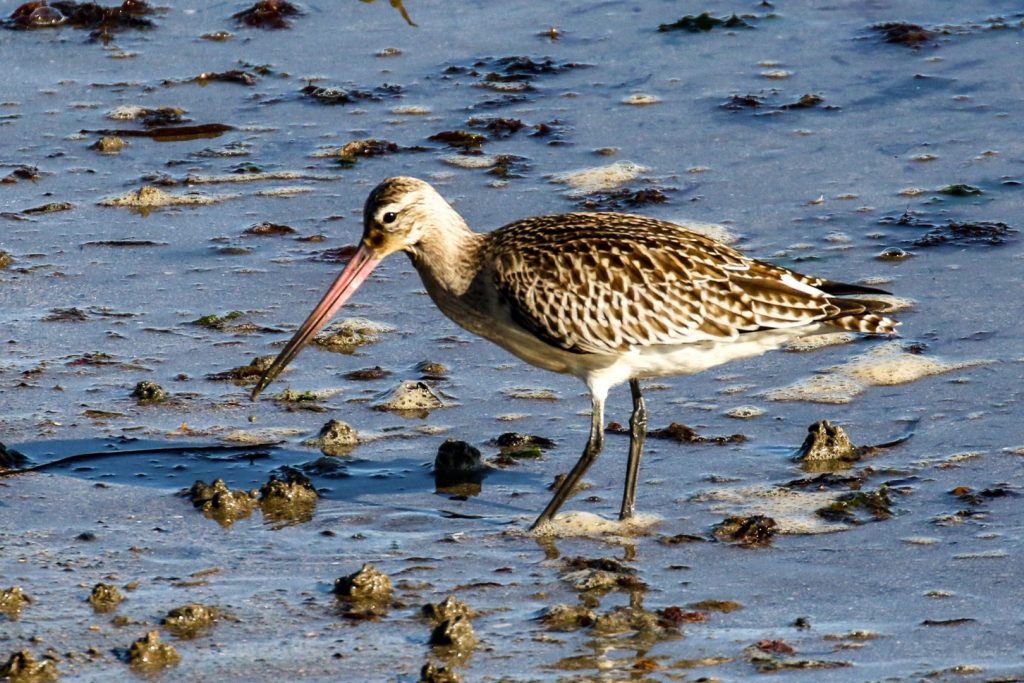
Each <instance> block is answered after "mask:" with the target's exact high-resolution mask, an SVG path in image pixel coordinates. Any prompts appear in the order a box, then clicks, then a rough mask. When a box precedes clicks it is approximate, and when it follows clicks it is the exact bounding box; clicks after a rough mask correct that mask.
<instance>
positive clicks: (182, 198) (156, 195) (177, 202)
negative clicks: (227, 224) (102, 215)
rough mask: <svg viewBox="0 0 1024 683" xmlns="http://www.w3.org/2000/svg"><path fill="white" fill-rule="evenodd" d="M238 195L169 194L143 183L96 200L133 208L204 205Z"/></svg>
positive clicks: (106, 204)
mask: <svg viewBox="0 0 1024 683" xmlns="http://www.w3.org/2000/svg"><path fill="white" fill-rule="evenodd" d="M237 196H238V195H233V194H202V193H200V192H188V193H186V194H171V193H170V192H165V191H164V190H161V189H160V188H158V187H153V186H152V185H145V186H143V187H140V188H139V189H138V190H133V191H131V192H128V193H127V194H123V195H118V196H116V197H108V198H107V199H102V200H100V201H99V202H97V203H98V204H99V205H100V206H112V207H128V208H133V209H156V208H160V207H164V206H189V205H193V206H196V205H206V204H215V203H217V202H223V201H225V200H228V199H234V198H235V197H237Z"/></svg>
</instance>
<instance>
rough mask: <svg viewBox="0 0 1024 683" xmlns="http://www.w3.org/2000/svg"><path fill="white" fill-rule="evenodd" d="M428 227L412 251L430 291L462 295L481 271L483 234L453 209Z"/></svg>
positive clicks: (417, 266)
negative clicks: (467, 223)
mask: <svg viewBox="0 0 1024 683" xmlns="http://www.w3.org/2000/svg"><path fill="white" fill-rule="evenodd" d="M443 219H444V220H443V222H442V221H440V220H439V221H437V222H435V223H434V224H432V225H430V226H427V228H426V229H425V230H424V233H423V237H422V238H421V239H420V241H419V242H418V243H417V244H416V246H415V247H414V248H413V249H412V250H411V251H410V252H409V258H410V259H412V263H413V265H414V266H415V267H416V270H417V271H419V274H420V277H421V278H422V279H423V284H424V285H426V288H427V291H428V292H430V294H431V296H433V297H434V298H435V299H436V295H437V294H438V293H442V292H443V293H444V294H445V295H449V296H451V295H454V296H461V295H462V294H463V293H464V292H465V291H466V289H467V288H468V287H469V285H470V283H471V282H472V281H473V278H474V277H476V275H477V273H478V272H479V271H480V259H479V257H478V256H479V253H480V250H481V248H482V247H483V243H484V240H485V238H484V235H481V234H479V233H476V232H473V231H472V230H471V229H470V228H469V226H468V225H466V222H465V221H464V220H463V219H462V217H461V216H459V214H458V213H456V212H455V211H454V210H453V209H449V213H448V214H447V215H445V216H443Z"/></svg>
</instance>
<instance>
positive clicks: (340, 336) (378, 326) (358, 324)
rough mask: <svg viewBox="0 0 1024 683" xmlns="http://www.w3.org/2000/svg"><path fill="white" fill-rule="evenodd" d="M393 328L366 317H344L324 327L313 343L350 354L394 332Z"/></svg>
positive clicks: (328, 349) (329, 349) (323, 347)
mask: <svg viewBox="0 0 1024 683" xmlns="http://www.w3.org/2000/svg"><path fill="white" fill-rule="evenodd" d="M394 331H395V328H394V327H392V326H391V325H387V324H385V323H378V322H374V321H372V320H367V319H366V318H345V319H344V320H339V321H337V322H333V323H331V324H330V325H328V326H327V327H325V328H324V329H323V330H322V331H321V332H320V333H319V334H317V335H316V337H314V338H313V343H314V344H316V345H317V346H319V347H320V348H322V349H326V350H327V351H334V352H336V353H345V354H352V353H355V350H356V349H358V348H359V347H360V346H366V345H367V344H373V343H375V342H377V341H379V340H380V338H381V336H382V335H385V334H390V333H391V332H394Z"/></svg>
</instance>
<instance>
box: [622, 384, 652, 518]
mask: <svg viewBox="0 0 1024 683" xmlns="http://www.w3.org/2000/svg"><path fill="white" fill-rule="evenodd" d="M629 390H630V391H631V392H632V393H633V414H632V415H631V416H630V418H629V460H627V461H626V488H625V489H624V490H623V492H622V508H621V509H620V510H619V519H629V518H630V517H632V516H633V505H634V503H635V502H636V479H637V476H638V475H639V474H640V455H641V454H642V453H643V450H644V439H646V438H647V407H646V406H645V405H644V397H643V394H641V393H640V382H639V380H636V379H631V380H629Z"/></svg>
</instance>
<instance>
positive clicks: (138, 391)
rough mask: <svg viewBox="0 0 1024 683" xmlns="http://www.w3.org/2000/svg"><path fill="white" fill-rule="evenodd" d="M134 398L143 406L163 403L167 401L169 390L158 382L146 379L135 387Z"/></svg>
mask: <svg viewBox="0 0 1024 683" xmlns="http://www.w3.org/2000/svg"><path fill="white" fill-rule="evenodd" d="M132 398H134V399H135V400H136V401H138V402H139V403H141V404H152V403H162V402H164V401H166V400H167V390H166V389H164V388H163V387H162V386H160V385H159V384H157V383H156V382H153V381H150V380H148V379H144V380H142V381H141V382H139V383H138V384H136V385H135V389H134V390H132Z"/></svg>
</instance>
